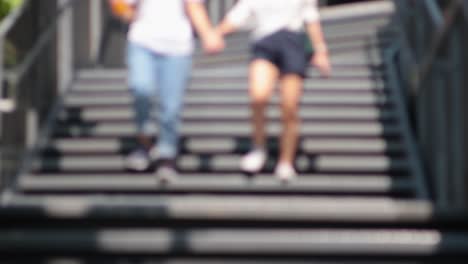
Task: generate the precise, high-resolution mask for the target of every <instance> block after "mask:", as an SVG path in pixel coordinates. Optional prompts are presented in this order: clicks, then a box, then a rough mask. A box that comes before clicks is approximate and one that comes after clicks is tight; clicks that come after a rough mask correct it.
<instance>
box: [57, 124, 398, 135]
mask: <svg viewBox="0 0 468 264" xmlns="http://www.w3.org/2000/svg"><path fill="white" fill-rule="evenodd" d="M153 130H154V132H155V134H157V132H158V129H157V128H156V127H155V128H154V129H153ZM281 131H282V127H281V125H280V124H279V123H276V124H271V123H270V124H269V125H267V127H266V132H267V133H268V135H271V136H277V135H279V134H280V132H281ZM181 133H182V135H183V136H235V137H239V136H248V135H250V133H251V128H250V126H249V125H248V123H247V122H246V123H245V125H242V126H232V125H226V123H225V122H224V123H223V122H219V123H218V124H217V123H212V122H196V123H193V124H189V123H183V124H182V128H181ZM300 133H301V135H306V136H310V137H312V136H330V137H334V136H356V137H362V136H365V137H379V136H398V135H400V134H401V130H400V127H399V126H397V125H395V124H380V123H377V122H359V123H358V122H350V123H347V122H307V123H304V124H302V125H301V128H300ZM135 134H136V129H135V126H134V125H133V123H131V122H121V123H120V122H101V123H89V124H76V125H68V126H58V127H56V129H55V131H54V135H56V136H73V137H90V136H92V137H104V136H105V137H111V136H117V137H125V136H133V135H135Z"/></svg>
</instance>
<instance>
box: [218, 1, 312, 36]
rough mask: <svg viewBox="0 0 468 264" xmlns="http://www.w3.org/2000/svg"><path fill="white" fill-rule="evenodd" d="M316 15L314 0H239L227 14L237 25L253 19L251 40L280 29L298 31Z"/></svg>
mask: <svg viewBox="0 0 468 264" xmlns="http://www.w3.org/2000/svg"><path fill="white" fill-rule="evenodd" d="M319 18H320V17H319V12H318V7H317V0H240V1H239V2H238V3H237V4H236V5H235V6H234V7H233V9H232V10H231V11H230V12H229V13H228V15H227V20H228V21H229V22H230V23H232V24H233V25H235V26H237V27H245V26H247V24H248V23H253V34H252V37H253V39H254V40H258V39H260V38H263V37H265V36H267V35H270V34H272V33H274V32H276V31H278V30H281V29H289V30H291V31H297V32H299V31H301V30H302V28H303V26H304V23H312V22H315V21H317V20H318V19H319Z"/></svg>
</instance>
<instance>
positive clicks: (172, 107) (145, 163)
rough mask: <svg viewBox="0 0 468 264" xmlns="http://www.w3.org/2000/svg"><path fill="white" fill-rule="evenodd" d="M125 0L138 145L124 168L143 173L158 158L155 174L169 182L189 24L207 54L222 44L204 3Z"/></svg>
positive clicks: (186, 72) (188, 60)
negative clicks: (155, 107)
mask: <svg viewBox="0 0 468 264" xmlns="http://www.w3.org/2000/svg"><path fill="white" fill-rule="evenodd" d="M111 1H113V0H111ZM115 1H119V0H115ZM120 1H122V0H120ZM124 1H126V2H127V4H129V5H130V6H131V7H132V8H133V11H132V12H125V14H126V15H125V16H123V19H124V20H127V21H129V23H130V29H129V32H128V47H127V67H128V86H129V89H130V91H131V93H132V95H133V98H134V103H133V108H134V112H135V124H136V129H137V139H138V143H139V147H138V148H136V149H135V150H134V151H132V152H131V153H130V154H129V155H128V156H127V157H126V159H125V164H126V167H127V168H128V169H131V170H137V171H143V170H146V169H148V167H149V166H150V165H151V164H152V162H153V161H155V160H156V159H158V161H159V163H160V166H159V167H158V170H157V175H158V177H159V178H160V179H168V178H169V177H173V176H175V175H176V169H175V158H176V156H177V154H178V153H177V152H178V143H179V137H180V132H179V126H180V115H181V111H182V106H183V99H184V92H185V89H186V86H187V82H188V79H189V76H190V72H191V67H192V55H191V54H192V52H193V49H194V34H193V32H192V26H193V27H194V29H195V30H196V32H197V34H198V36H199V37H200V40H201V42H202V46H203V48H204V50H205V52H207V53H217V52H220V51H221V50H222V49H223V48H224V40H223V38H222V36H221V35H220V34H218V33H217V32H216V30H215V28H214V27H213V26H212V25H211V23H210V21H209V19H208V15H207V12H206V9H205V7H204V3H203V2H204V1H203V0H124ZM155 99H156V100H155ZM154 101H157V102H158V106H159V107H158V110H159V111H158V114H159V122H158V124H159V126H158V132H159V133H158V141H157V144H155V142H153V140H152V138H153V134H154V131H153V129H151V127H155V126H151V123H152V121H153V120H152V115H151V112H152V108H153V102H154Z"/></svg>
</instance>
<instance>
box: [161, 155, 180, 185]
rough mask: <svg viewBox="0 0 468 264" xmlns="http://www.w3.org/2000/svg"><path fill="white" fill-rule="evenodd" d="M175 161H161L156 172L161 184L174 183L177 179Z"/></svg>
mask: <svg viewBox="0 0 468 264" xmlns="http://www.w3.org/2000/svg"><path fill="white" fill-rule="evenodd" d="M177 175H178V173H177V170H176V168H175V161H174V160H170V159H165V160H161V161H160V163H159V166H158V169H157V170H156V177H157V179H158V181H160V182H161V183H168V182H172V181H174V180H175V179H176V178H177Z"/></svg>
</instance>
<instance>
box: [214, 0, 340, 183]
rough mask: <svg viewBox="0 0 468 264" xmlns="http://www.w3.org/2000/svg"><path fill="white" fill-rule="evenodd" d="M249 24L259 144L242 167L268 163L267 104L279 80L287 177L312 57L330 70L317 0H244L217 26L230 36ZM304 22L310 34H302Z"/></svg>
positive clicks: (282, 167)
mask: <svg viewBox="0 0 468 264" xmlns="http://www.w3.org/2000/svg"><path fill="white" fill-rule="evenodd" d="M250 22H254V23H250ZM248 24H251V25H253V34H252V45H251V50H252V58H251V62H250V66H249V95H250V98H251V109H252V112H253V113H252V127H253V133H252V138H253V144H254V146H253V148H252V150H251V151H250V152H249V153H248V154H247V155H245V156H244V157H243V158H242V160H241V169H242V170H243V171H246V172H248V173H256V172H258V171H260V170H261V169H262V168H263V166H264V164H265V162H266V159H267V153H268V151H267V149H266V135H265V134H266V131H265V123H266V120H265V108H266V106H267V103H268V100H269V98H270V97H271V95H272V93H273V89H274V87H275V84H276V82H277V81H279V82H280V89H281V97H282V98H281V99H282V100H281V110H282V117H281V119H282V124H283V132H282V134H281V139H280V148H281V151H280V155H279V162H278V164H277V166H276V168H275V175H276V176H277V177H278V178H279V179H280V180H284V181H288V180H291V179H293V178H295V177H296V176H297V173H296V171H295V169H294V158H295V154H296V149H297V143H298V134H299V114H298V112H299V111H298V105H299V100H300V97H301V95H302V89H303V80H304V77H305V75H306V70H307V67H308V64H309V60H310V59H311V60H310V61H311V62H312V63H313V64H314V65H315V66H317V67H318V69H319V70H320V72H321V74H322V75H323V76H328V75H329V74H330V72H331V66H330V62H329V58H328V49H327V45H326V43H325V40H324V37H323V33H322V28H321V25H320V21H319V13H318V9H317V0H240V1H238V2H237V4H236V5H235V6H234V7H233V8H232V9H231V10H230V11H229V13H228V14H227V16H226V17H225V19H224V20H223V21H222V23H221V24H220V25H219V26H218V31H219V32H220V33H221V34H223V35H225V34H229V33H232V32H234V31H236V30H237V29H238V28H240V27H243V26H244V25H248ZM304 25H305V31H306V32H307V33H308V34H307V36H305V34H302V31H304ZM306 37H309V38H310V40H311V42H312V44H313V47H314V55H313V56H312V58H311V54H308V52H307V51H306V40H307V39H306Z"/></svg>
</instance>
